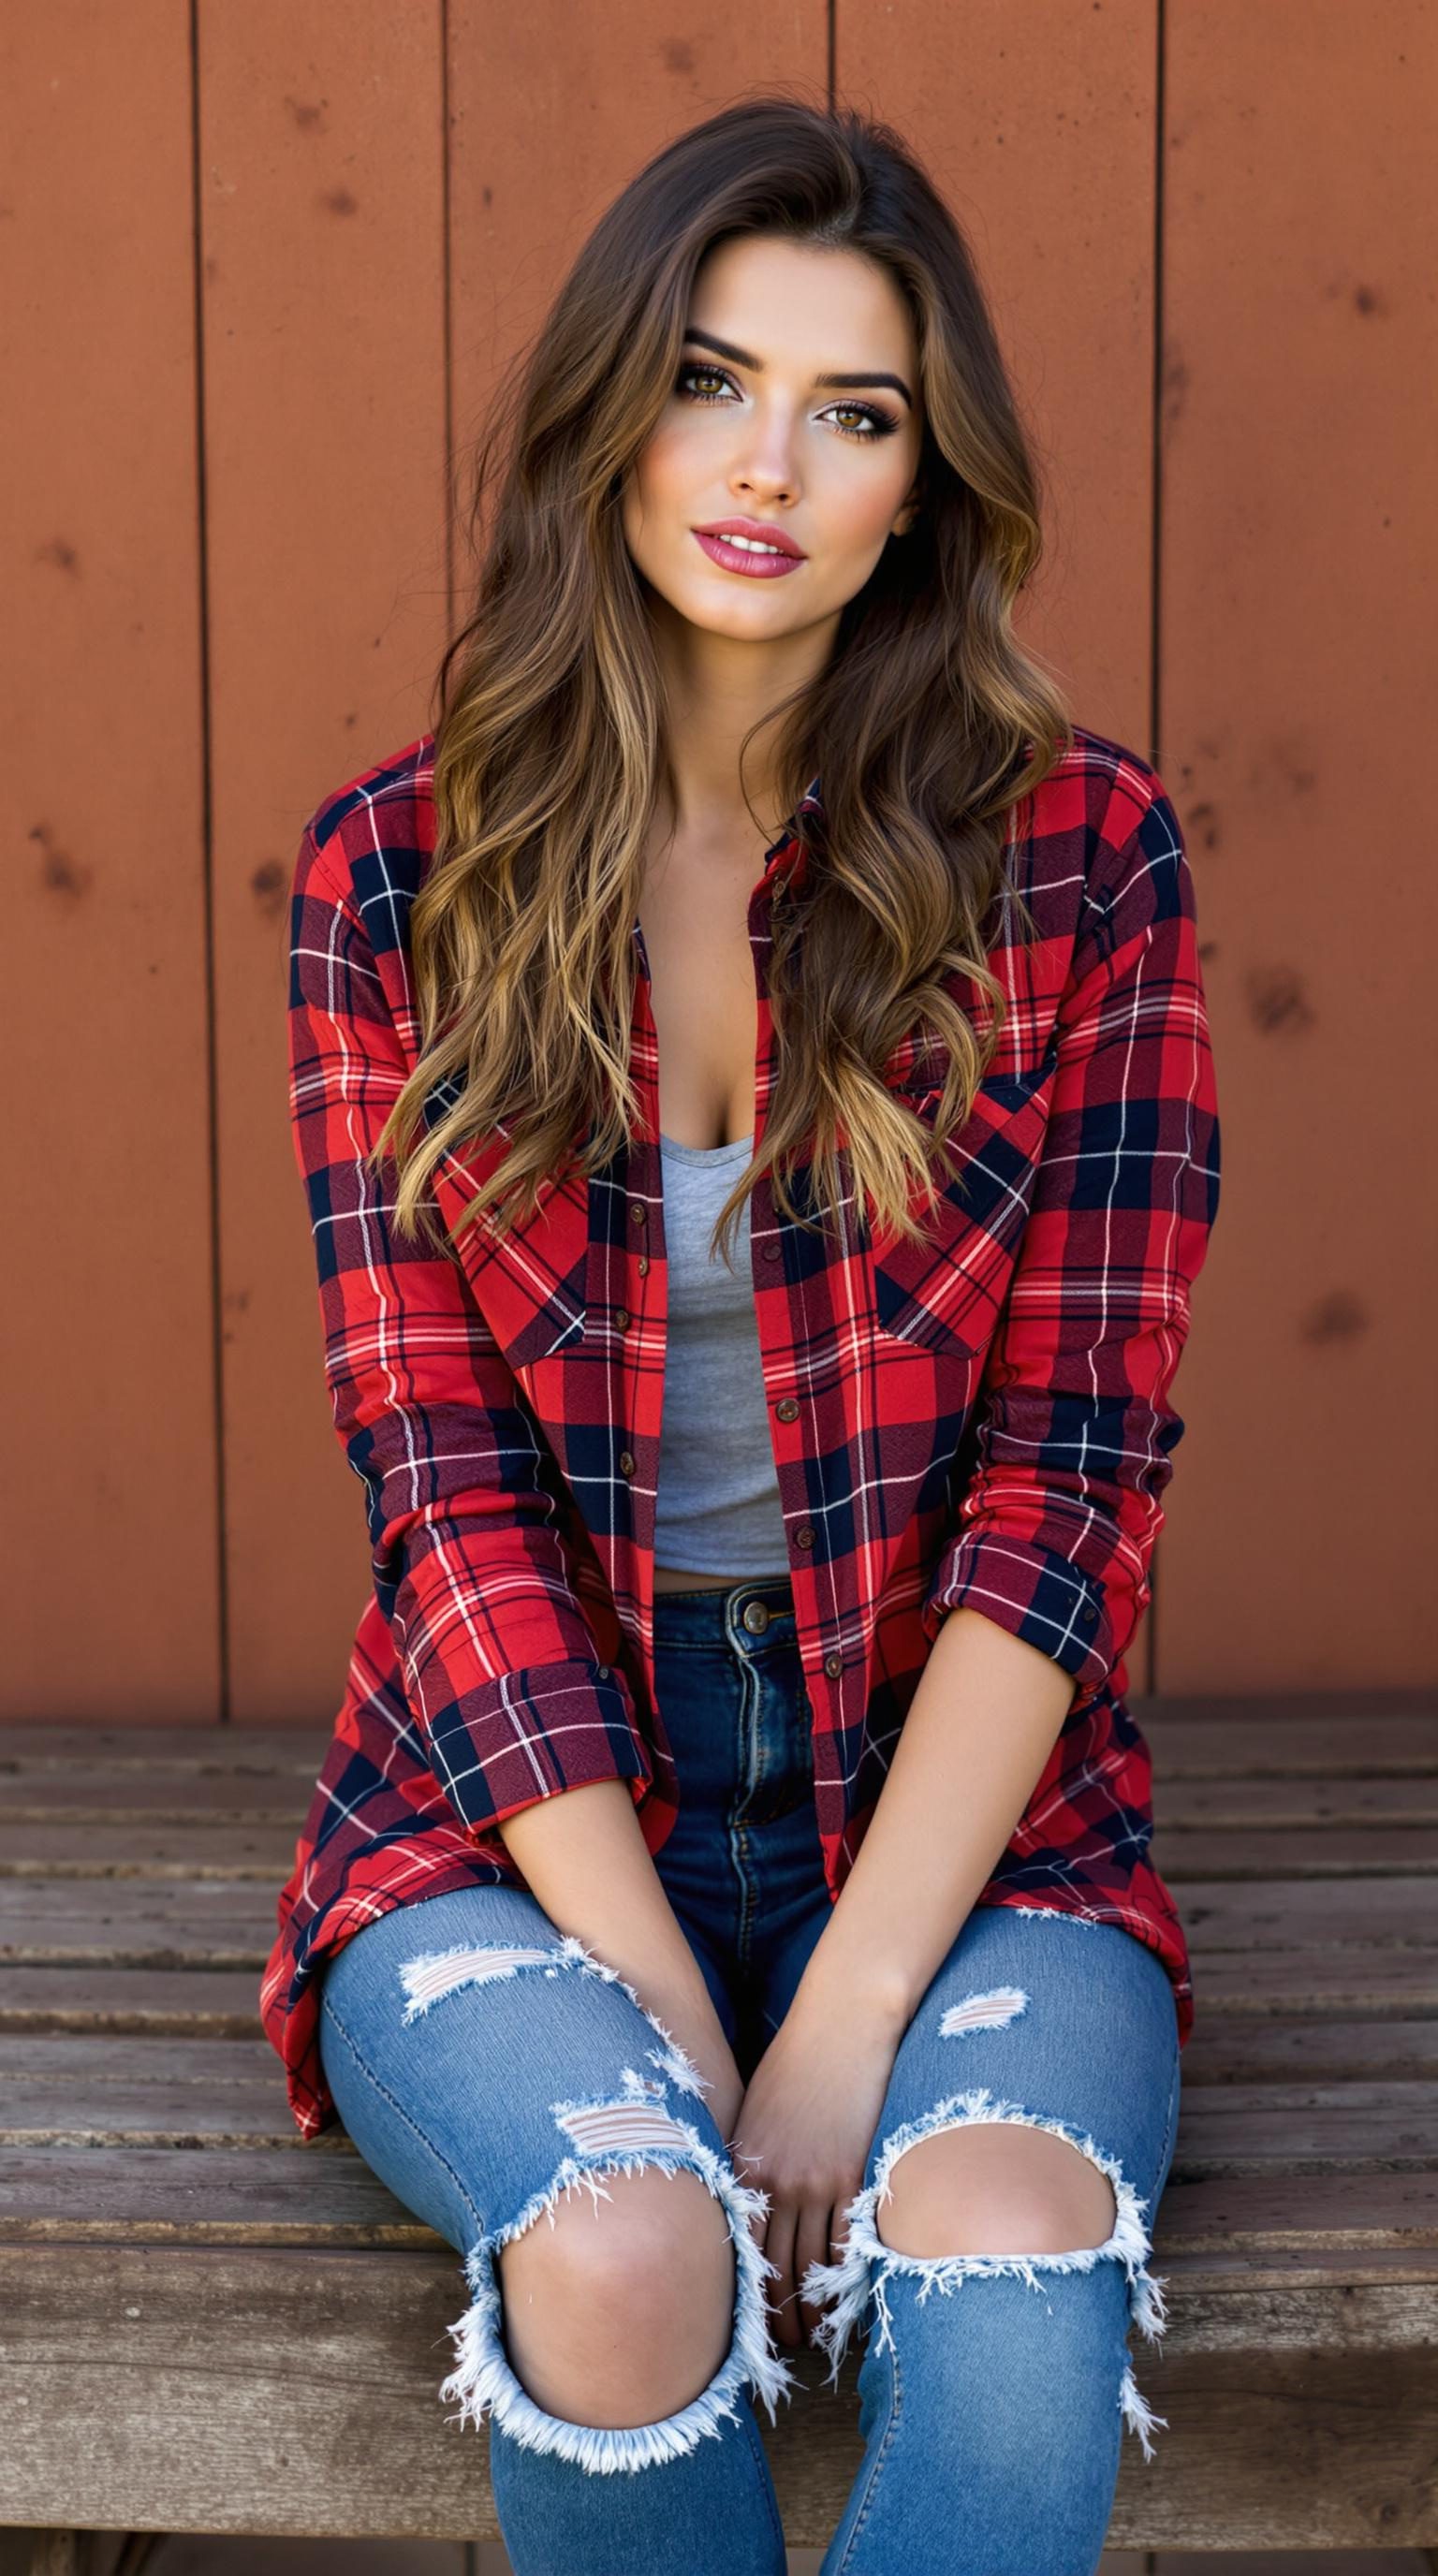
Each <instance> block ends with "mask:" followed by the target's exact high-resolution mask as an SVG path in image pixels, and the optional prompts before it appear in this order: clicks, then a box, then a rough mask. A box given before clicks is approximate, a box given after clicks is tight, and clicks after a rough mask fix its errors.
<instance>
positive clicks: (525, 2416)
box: [400, 1933, 794, 2474]
mask: <svg viewBox="0 0 1438 2576" xmlns="http://www.w3.org/2000/svg"><path fill="white" fill-rule="evenodd" d="M522 1970H528V1971H538V1972H539V1973H541V1974H542V1975H544V1976H546V1977H556V1976H560V1975H562V1974H564V1973H565V1972H566V1971H569V1972H577V1973H579V1974H581V1975H589V1976H597V1977H602V1978H604V1979H605V1980H606V1981H607V1982H608V1983H610V1984H617V1985H619V1986H621V1987H622V1988H623V1990H624V1992H625V1993H626V1994H627V1995H628V1997H629V1999H630V2001H631V2003H633V2004H634V2005H635V2006H636V2008H637V2010H638V2011H639V2012H641V2013H642V2014H643V2016H644V2019H645V2020H646V2022H648V2024H649V2025H650V2028H651V2029H652V2030H654V2031H655V2032H656V2033H657V2035H658V2038H659V2040H660V2041H661V2042H662V2046H660V2047H657V2048H648V2049H646V2051H645V2056H646V2058H647V2059H648V2061H649V2063H650V2064H651V2065H652V2066H654V2067H655V2068H657V2069H658V2072H657V2074H655V2075H643V2074H640V2073H639V2072H638V2071H637V2070H636V2069H635V2068H634V2067H632V2066H625V2067H622V2068H621V2070H620V2076H619V2090H618V2092H617V2093H616V2092H613V2091H611V2092H608V2093H601V2094H596V2095H595V2096H593V2097H592V2098H591V2099H589V2100H586V2101H580V2102H555V2103H552V2104H551V2105H550V2108H551V2110H552V2112H553V2115H554V2120H555V2125H556V2127H557V2129H558V2130H559V2132H560V2134H561V2136H562V2137H564V2138H566V2139H567V2140H568V2142H569V2147H570V2152H569V2153H568V2154H567V2155H564V2156H562V2157H561V2159H560V2161H559V2163H558V2164H557V2165H556V2167H555V2171H554V2175H553V2178H552V2180H551V2181H550V2182H549V2183H548V2184H547V2185H546V2186H545V2188H544V2189H543V2190H541V2191H537V2192H534V2193H532V2194H531V2196H530V2198H529V2199H528V2200H527V2201H526V2202H525V2204H524V2206H523V2208H522V2209H521V2210H520V2211H519V2212H518V2213H517V2215H516V2216H515V2217H513V2218H511V2219H509V2220H507V2221H506V2222H505V2224H504V2225H502V2226H498V2227H492V2228H490V2229H488V2230H487V2231H486V2233H485V2234H484V2235H483V2236H481V2237H480V2238H479V2240H478V2242H477V2243H476V2244H474V2245H472V2246H471V2247H470V2249H469V2251H468V2253H467V2254H466V2256H465V2260H464V2269H465V2278H466V2280H467V2282H468V2284H469V2289H470V2292H471V2299H472V2304H471V2305H470V2306H469V2307H468V2308H467V2309H466V2311H465V2313H464V2315H463V2316H462V2317H460V2318H458V2319H457V2320H456V2321H455V2323H454V2325H453V2326H452V2327H451V2329H450V2331H451V2333H452V2335H453V2337H454V2343H455V2365H456V2366H455V2368H454V2370H453V2371H452V2373H451V2374H450V2376H449V2377H448V2378H447V2379H446V2380H445V2381H444V2382H443V2384H442V2386H441V2388H440V2392H439V2393H440V2396H441V2398H445V2399H453V2400H455V2401H456V2402H457V2404H458V2409H459V2413H458V2417H457V2419H452V2420H457V2421H458V2422H460V2423H461V2424H463V2423H464V2422H466V2421H469V2422H472V2423H474V2424H475V2425H476V2426H477V2425H478V2424H480V2423H481V2422H482V2421H483V2419H484V2416H485V2415H486V2413H490V2414H492V2415H493V2417H494V2419H495V2422H496V2423H498V2424H500V2425H502V2426H503V2428H504V2430H505V2432H506V2433H507V2434H508V2435H509V2436H510V2438H511V2440H513V2441H516V2442H519V2443H521V2444H522V2445H523V2446H524V2447H525V2449H527V2450H532V2451H550V2452H553V2453H555V2454H556V2455H557V2456H558V2457H559V2458H561V2459H565V2460H571V2461H573V2462H574V2463H575V2464H576V2466H578V2467H580V2468H582V2469H588V2470H591V2471H597V2472H599V2473H602V2474H607V2473H609V2472H611V2471H613V2470H616V2469H644V2468H650V2467H653V2466H655V2465H656V2464H657V2463H659V2462H661V2461H663V2460H672V2459H678V2458H679V2457H681V2456H682V2455H683V2454H684V2453H685V2452H688V2451H692V2450H694V2449H695V2448H696V2446H697V2444H698V2443H699V2441H700V2439H701V2438H702V2436H703V2435H705V2434H712V2435H715V2436H716V2437H717V2435H718V2432H719V2425H720V2421H721V2419H722V2418H724V2417H726V2416H727V2417H729V2418H731V2419H733V2420H738V2409H737V2407H736V2406H735V2403H734V2397H735V2392H736V2391H737V2390H738V2389H739V2388H740V2387H741V2386H743V2385H747V2386H749V2387H750V2388H752V2389H753V2390H754V2392H755V2394H756V2396H758V2397H759V2398H761V2399H762V2401H763V2403H764V2404H765V2405H766V2406H767V2408H768V2410H769V2420H770V2422H771V2423H773V2421H774V2420H775V2408H776V2404H777V2400H778V2399H779V2397H780V2396H781V2395H782V2396H786V2397H787V2396H791V2395H792V2393H793V2384H794V2373H793V2372H792V2370H791V2369H790V2367H789V2365H788V2363H787V2362H785V2361H784V2360H783V2359H782V2358H781V2356H780V2355H779V2354H778V2352H776V2350H775V2349H774V2346H773V2343H772V2341H771V2338H770V2332H769V2322H768V2314H767V2301H766V2296H765V2290H764V2283H765V2280H766V2278H768V2277H769V2276H770V2275H775V2276H777V2271H778V2266H777V2265H776V2264H774V2263H771V2262H770V2261H769V2259H768V2257H767V2255H765V2253H764V2252H763V2250H762V2248H761V2246H760V2243H759V2240H758V2238H757V2236H756V2235H755V2233H754V2226H753V2222H754V2221H755V2220H757V2219H762V2218H763V2217H764V2216H765V2215H766V2213H767V2211H768V2209H769V2197H768V2194H767V2193H766V2192H762V2191H759V2190H757V2189H755V2188H753V2187H752V2186H750V2185H749V2184H747V2183H742V2182H741V2181H740V2180H739V2178H738V2176H737V2174H736V2173H735V2172H734V2170H733V2168H732V2166H731V2164H730V2162H729V2160H728V2158H727V2157H726V2156H723V2155H720V2154H718V2153H716V2152H715V2150H714V2149H713V2148H712V2147H711V2146H710V2145H709V2144H708V2143H707V2141H706V2140H705V2139H703V2138H702V2137H701V2136H700V2134H699V2132H698V2130H697V2129H696V2128H695V2127H694V2125H693V2123H692V2122H691V2121H689V2120H685V2119H682V2118H680V2117H679V2115H678V2114H677V2113H676V2112H675V2111H673V2110H671V2109H670V2108H669V2087H670V2085H671V2084H672V2085H673V2086H674V2088H675V2090H676V2091H677V2092H679V2093H680V2094H690V2095H698V2096H701V2097H702V2095H703V2094H704V2093H705V2092H707V2091H708V2089H709V2087H708V2084H707V2082H706V2080H705V2078H704V2077H703V2076H701V2074H700V2073H699V2070H698V2068H697V2067H696V2066H695V2064H694V2062H693V2060H692V2059H691V2058H690V2057H689V2056H688V2055H687V2053H686V2051H685V2050H684V2049H682V2048H681V2047H680V2045H679V2043H678V2041H677V2040H676V2039H675V2038H674V2037H673V2035H672V2034H671V2033H670V2032H669V2031H668V2030H666V2029H665V2027H664V2024H663V2022H662V2021H660V2020H659V2018H658V2016H657V2015H656V2014H654V2013H652V2012H651V2011H650V2010H649V2008H648V2006H647V2005H646V2004H644V2003H642V2002H641V2001H640V1998H639V1996H638V1995H637V1994H636V1992H635V1990H634V1988H633V1986H632V1985H630V1984H629V1982H628V1980H627V1978H624V1977H622V1976H621V1975H620V1974H619V1971H618V1969H617V1968H611V1967H609V1966H607V1965H606V1963H605V1962H604V1961H603V1960H602V1959H596V1958H595V1957H594V1955H593V1953H592V1951H590V1950H588V1949H586V1947H585V1945H584V1943H583V1942H582V1941H579V1940H577V1939H576V1938H575V1937H574V1935H573V1934H572V1933H566V1934H564V1935H563V1936H562V1938H561V1939H560V1940H559V1941H558V1942H557V1943H550V1944H548V1945H547V1946H544V1947H536V1948H533V1949H527V1948H518V1947H515V1946H513V1945H495V1946H492V1947H489V1948H483V1947H480V1946H477V1945H473V1944H469V1945H462V1946H460V1947H459V1948H456V1949H453V1950H444V1951H436V1952H431V1953H429V1954H428V1955H427V1956H424V1957H421V1958H417V1959H411V1960H409V1961H407V1962H406V1964H405V1965H404V1966H403V1967H402V1968H401V1970H400V1981H401V1984H402V1985H403V1988H404V1991H405V1994H406V1996H407V1998H408V2010H407V2011H406V2013H405V2015H404V2019H405V2022H406V2023H409V2022H411V2021H413V2020H414V2019H415V2018H416V2016H417V2015H419V2014H421V2013H426V2012H428V2011H429V2010H430V2009H431V2007H432V2006H433V2005H434V2004H435V2003H437V2002H438V2001H439V2000H440V1998H441V1997H443V1996H445V1995H449V1994H453V1993H454V1992H456V1991H457V1989H459V1988H460V1987H463V1986H473V1985H481V1986H482V1985H487V1984H489V1983H491V1982H492V1981H493V1980H494V1979H495V1978H500V1977H512V1976H517V1975H518V1974H519V1973H520V1972H521V1971H522ZM651 2167H652V2168H654V2169H655V2170H657V2171H659V2172H662V2173H679V2172H688V2173H697V2174H698V2175H699V2176H700V2178H701V2180H702V2181H703V2182H704V2183H705V2184H706V2185H707V2186H708V2189H709V2190H710V2191H711V2192H712V2194H713V2196H714V2198H715V2199H716V2200H717V2201H718V2202H719V2203H720V2204H721V2206H722V2208H723V2210H724V2213H725V2216H726V2218H727V2220H728V2224H729V2235H730V2239H731V2242H732V2243H733V2246H734V2253H735V2260H736V2279H735V2293H734V2333H733V2338H732V2341H731V2344H730V2348H729V2352H728V2354H727V2355H726V2357H725V2360H724V2362H723V2364H722V2365H721V2367H720V2369H719V2370H718V2372H717V2373H716V2374H715V2376H714V2378H713V2379H712V2380H711V2381H710V2383H709V2385H708V2387H707V2388H704V2389H701V2391H700V2393H699V2395H698V2396H697V2397H696V2398H694V2399H693V2400H692V2401H691V2403H690V2404H689V2405H687V2406H683V2407H681V2408H679V2410H678V2411H677V2413H675V2414H672V2415H667V2416H665V2417H663V2418H662V2419H661V2420H660V2421H658V2422H656V2423H652V2424H625V2425H601V2424H577V2423H571V2422H570V2421H569V2420H568V2419H567V2418H566V2417H564V2416H560V2415H551V2414H549V2413H548V2412H547V2411H546V2409H545V2408H544V2407H542V2406H540V2405H538V2404H536V2402H535V2400H534V2399H533V2398H532V2397H531V2396H530V2394H529V2392H528V2390H527V2389H526V2388H525V2387H524V2386H523V2385H522V2383H521V2381H520V2380H519V2378H518V2377H517V2376H516V2373H515V2371H514V2368H513V2365H512V2364H511V2362H510V2359H509V2355H508V2353H507V2352H506V2350H505V2348H504V2341H503V2334H502V2316H503V2302H502V2297H501V2293H500V2287H499V2279H498V2271H497V2257H498V2255H499V2254H500V2252H501V2251H502V2249H503V2248H504V2247H505V2246H506V2245H508V2244H510V2243H511V2242H512V2241H513V2239H514V2238H515V2237H517V2236H522V2235H523V2234H524V2233H525V2231H526V2229H527V2228H530V2227H532V2226H533V2225H534V2224H535V2223H536V2221H537V2220H538V2219H539V2218H540V2217H541V2216H544V2217H547V2218H548V2220H549V2223H550V2226H551V2227H553V2225H554V2211H555V2205H556V2203H557V2202H558V2200H559V2197H560V2194H561V2193H568V2192H570V2191H579V2190H583V2191H587V2192H588V2193H589V2194H590V2196H591V2198H592V2199H593V2201H594V2203H595V2206H596V2208H597V2207H598V2204H599V2202H600V2201H601V2200H609V2199H611V2198H612V2194H611V2193H609V2192H607V2191H606V2190H605V2189H604V2185H603V2183H602V2181H601V2179H600V2177H601V2176H602V2175H604V2174H608V2173H637V2172H640V2171H642V2170H644V2169H645V2168H651Z"/></svg>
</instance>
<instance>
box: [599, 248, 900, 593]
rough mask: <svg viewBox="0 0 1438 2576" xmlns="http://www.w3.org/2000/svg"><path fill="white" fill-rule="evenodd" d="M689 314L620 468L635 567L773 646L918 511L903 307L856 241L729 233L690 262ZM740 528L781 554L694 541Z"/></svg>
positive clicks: (845, 586) (870, 561)
mask: <svg viewBox="0 0 1438 2576" xmlns="http://www.w3.org/2000/svg"><path fill="white" fill-rule="evenodd" d="M686 319H687V321H688V323H689V325H690V329H689V331H688V333H687V335H686V337H685V341H684V346H683V349H682V351H681V355H680V365H679V368H678V371H677V374H676V377H675V381H674V384H673V386H672V388H671V390H670V394H669V399H668V402H667V403H666V405H665V408H664V411H663V413H662V414H661V416H660V419H659V422H658V425H657V427H656V428H655V429H654V431H653V433H652V434H651V436H650V437H649V439H648V440H647V441H646V443H645V446H644V447H643V449H642V450H641V452H640V454H639V456H638V458H637V460H636V462H635V464H634V465H633V467H632V468H631V470H630V472H629V473H628V475H627V476H626V478H625V484H624V491H623V521H624V534H625V538H626V541H627V543H628V546H629V551H630V553H631V555H632V556H633V558H634V561H635V564H636V565H637V566H638V569H639V571H640V572H641V573H642V574H643V576H644V578H645V580H646V581H648V582H649V583H650V584H651V585H652V587H653V589H654V590H655V591H656V592H657V593H658V594H659V596H660V598H661V599H663V600H666V601H667V602H668V604H669V606H670V608H671V609H673V610H674V611H675V613H676V614H677V615H678V616H679V617H681V618H683V619H684V620H686V621H687V623H688V624H690V625H691V626H695V627H699V628H702V629H703V630H705V631H706V632H707V633H710V634H715V635H726V636H731V637H734V638H736V639H738V640H740V641H749V642H755V643H766V642H773V641H775V640H777V639H778V638H780V637H785V636H792V635H795V634H798V633H800V632H801V631H803V630H805V629H808V628H812V627H814V626H815V625H818V624H821V623H823V622H825V621H834V620H836V619H837V617H838V614H839V611H840V610H841V609H842V608H843V607H844V605H845V604H846V602H847V601H849V600H850V599H852V598H853V597H854V595H855V593H856V592H858V591H860V590H862V588H863V586H864V584H865V582H866V581H867V580H868V578H869V575H870V574H871V572H872V571H873V569H874V566H875V565H876V563H877V562H878V560H879V557H880V555H881V554H882V553H883V550H884V547H885V545H886V544H887V542H888V540H889V538H890V536H891V535H894V534H897V533H900V532H902V531H903V530H904V529H905V528H906V527H907V526H908V523H909V521H910V519H911V517H912V516H913V509H914V507H915V506H916V505H915V504H914V502H913V500H912V498H911V494H912V487H913V484H914V478H915V474H916V471H917V468H918V463H919V454H920V448H921V444H922V435H923V423H922V417H921V402H920V393H919V382H918V350H917V346H916V342H915V337H914V330H913V325H912V322H911V321H910V318H909V312H908V308H907V306H906V304H905V302H904V299H903V297H902V295H901V294H900V293H899V290H898V288H897V287H896V286H895V285H894V283H893V281H892V279H891V278H890V277H889V276H888V274H887V272H886V271H885V270H883V269H882V268H880V267H878V266H877V265H875V263H873V262H872V261H870V260H868V259H865V258H863V257H861V256H860V255H859V253H857V252H855V251H847V250H820V249H813V248H811V247H808V246H807V245H804V244H801V243H797V242H792V241H787V240H782V239H779V238H776V237H772V236H769V235H764V234H740V235H736V236H734V237H732V238H731V239H730V240H728V241H726V242H722V243H720V244H719V245H718V246H717V247H716V248H715V249H714V250H712V251H710V252H709V253H708V255H707V256H706V258H705V259H704V260H703V261H702V262H701V264H700V267H699V270H698V273H697V275H696V277H695V281H694V292H693V296H692V300H691V303H690V307H689V312H688V315H687V316H686ZM826 378H827V379H828V381H827V382H825V379H826ZM836 378H841V379H842V380H843V381H842V382H841V383H836V382H835V381H834V379H836ZM746 522H747V523H748V525H749V529H750V533H753V534H758V535H760V536H764V535H767V536H769V537H770V538H771V539H772V541H773V543H774V544H775V545H781V546H783V547H784V548H786V549H791V550H792V551H790V552H786V553H782V554H780V555H777V556H776V555H774V554H769V553H759V554H756V553H753V552H748V551H745V550H743V549H739V550H737V551H736V550H735V549H733V548H732V547H726V546H725V544H724V542H723V540H722V539H716V538H714V537H712V536H710V537H707V538H701V537H700V536H699V535H698V534H696V530H712V529H714V528H723V527H725V526H726V525H728V526H735V525H737V526H738V528H739V529H741V530H742V529H743V528H744V527H745V523H746ZM776 566H777V569H776Z"/></svg>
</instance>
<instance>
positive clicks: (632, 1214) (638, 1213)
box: [629, 1199, 645, 1225]
mask: <svg viewBox="0 0 1438 2576" xmlns="http://www.w3.org/2000/svg"><path fill="white" fill-rule="evenodd" d="M644 1217H645V1207H644V1201H643V1200H642V1199H631V1200H630V1202H629V1222H630V1224H631V1225H642V1224H643V1223H644Z"/></svg>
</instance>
